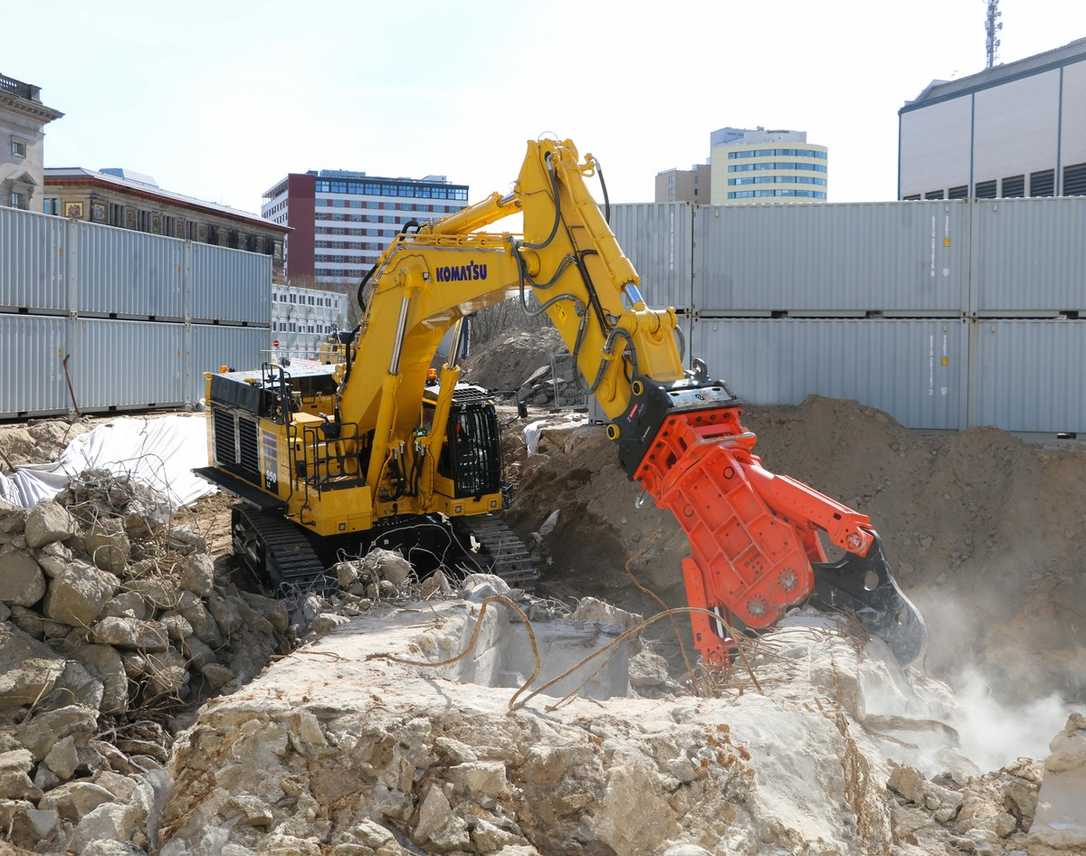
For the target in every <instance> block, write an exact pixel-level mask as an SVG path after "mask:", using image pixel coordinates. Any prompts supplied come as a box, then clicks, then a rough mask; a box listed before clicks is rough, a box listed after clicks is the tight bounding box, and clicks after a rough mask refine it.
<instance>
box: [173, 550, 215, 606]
mask: <svg viewBox="0 0 1086 856" xmlns="http://www.w3.org/2000/svg"><path fill="white" fill-rule="evenodd" d="M180 569H181V588H183V589H185V590H186V591H191V592H192V593H193V594H197V595H199V596H200V597H207V596H208V595H209V594H211V590H212V588H213V587H214V585H215V562H214V560H213V559H212V558H211V557H210V556H209V555H208V554H207V553H194V554H192V555H191V556H188V557H187V558H185V559H184V560H182V562H181V563H180Z"/></svg>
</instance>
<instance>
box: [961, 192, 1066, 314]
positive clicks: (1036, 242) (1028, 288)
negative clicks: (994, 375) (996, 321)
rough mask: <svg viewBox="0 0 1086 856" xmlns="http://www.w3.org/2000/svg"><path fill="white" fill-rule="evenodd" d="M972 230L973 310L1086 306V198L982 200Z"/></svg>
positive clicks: (996, 311) (1056, 309) (1026, 310)
mask: <svg viewBox="0 0 1086 856" xmlns="http://www.w3.org/2000/svg"><path fill="white" fill-rule="evenodd" d="M973 232H974V236H975V237H974V239H973V244H974V250H973V252H974V262H973V266H974V280H975V283H976V286H975V289H974V295H975V296H974V301H973V302H974V305H973V306H972V307H971V309H972V311H974V312H977V313H980V314H982V315H999V314H1013V315H1023V314H1026V313H1029V312H1037V311H1044V312H1046V313H1053V314H1054V313H1057V312H1059V311H1061V310H1073V311H1077V312H1086V198H1083V197H1065V198H1049V199H992V200H981V201H978V202H977V203H976V204H975V208H974V212H973Z"/></svg>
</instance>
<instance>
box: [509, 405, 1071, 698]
mask: <svg viewBox="0 0 1086 856" xmlns="http://www.w3.org/2000/svg"><path fill="white" fill-rule="evenodd" d="M744 421H745V424H746V425H747V427H748V428H750V429H752V430H753V431H755V432H756V433H757V434H758V437H759V444H758V450H759V452H760V454H761V455H762V457H763V461H764V463H765V465H766V467H767V468H768V469H770V470H771V471H773V472H777V473H782V474H787V475H790V476H793V477H794V478H797V479H800V480H801V481H804V482H806V483H808V484H810V485H812V486H813V487H815V488H817V489H818V490H820V491H822V492H824V493H826V494H828V495H830V496H833V497H835V498H838V499H840V500H841V501H843V502H845V503H847V504H849V505H851V506H852V507H854V508H856V509H858V510H860V511H862V512H864V513H866V514H869V515H870V516H871V518H872V520H873V522H874V524H875V525H876V526H877V527H878V530H879V532H880V534H881V535H882V537H883V540H884V542H885V546H886V552H887V556H888V558H889V560H890V562H891V564H892V566H893V569H894V571H895V573H896V575H897V577H898V579H899V580H900V581H901V583H902V585H903V586H904V587H905V588H906V589H907V590H908V591H909V593H910V595H911V596H913V597H914V598H915V599H916V600H917V602H918V604H919V605H920V606H921V608H922V609H923V610H924V612H925V614H926V616H927V618H928V621H929V624H930V629H931V639H932V644H931V645H930V648H929V653H928V666H929V667H930V668H931V669H933V670H934V671H936V672H937V673H940V674H948V673H951V672H954V671H956V670H957V669H959V668H960V667H963V666H964V665H966V664H973V665H976V666H978V667H979V668H980V669H981V670H982V672H983V673H984V674H985V676H986V678H987V679H988V680H989V682H990V683H991V684H992V685H993V686H994V687H996V688H997V689H998V690H999V691H1000V692H1002V693H1003V694H1004V695H1006V696H1008V697H1009V698H1011V699H1018V700H1024V699H1027V698H1034V697H1037V696H1039V695H1043V694H1045V693H1048V692H1053V691H1056V692H1059V693H1061V694H1062V695H1063V696H1065V697H1066V698H1068V699H1078V700H1086V670H1083V669H1082V668H1081V663H1082V662H1083V657H1086V574H1084V573H1083V559H1082V556H1083V550H1084V548H1086V533H1084V531H1083V526H1082V521H1083V520H1084V519H1086V489H1084V488H1083V485H1084V484H1086V451H1083V450H1082V449H1081V448H1078V447H1071V448H1069V449H1066V450H1052V449H1045V448H1041V447H1039V446H1037V445H1032V444H1027V443H1025V442H1023V441H1020V440H1018V439H1017V438H1015V437H1013V436H1011V435H1009V434H1007V433H1005V432H1002V431H998V430H994V429H977V430H971V431H965V432H961V433H921V432H915V431H910V430H908V429H905V428H902V427H901V426H900V425H898V424H896V423H895V422H894V421H893V420H892V419H891V418H890V417H888V416H887V415H886V414H884V413H881V412H879V411H876V410H873V409H870V408H864V407H860V406H859V405H857V404H856V403H854V402H847V401H838V400H831V399H823V398H812V399H809V400H808V401H806V402H804V403H803V404H802V405H800V406H798V407H749V408H747V409H746V412H745V417H744ZM541 451H542V452H543V454H542V455H540V456H538V457H533V458H531V459H529V460H526V461H523V463H522V464H521V467H520V470H521V472H520V486H519V491H518V493H517V495H516V497H515V499H514V503H513V507H512V515H513V518H514V522H515V524H516V525H517V526H519V527H520V528H521V529H522V530H524V531H528V532H530V531H534V530H535V529H537V528H538V527H539V525H540V524H541V523H542V522H543V520H544V519H545V518H546V517H547V515H549V514H550V513H551V512H552V511H553V510H555V509H560V511H561V514H560V520H559V524H558V526H557V528H556V529H555V530H554V532H553V533H552V534H551V535H550V536H549V538H548V539H547V547H548V548H549V551H550V555H551V557H552V559H553V564H552V566H551V572H550V575H549V576H550V578H549V580H548V585H549V586H550V587H551V589H552V590H553V591H555V592H556V593H563V592H564V591H565V590H569V591H572V590H576V591H577V592H579V593H581V594H585V593H595V594H598V595H600V596H603V597H607V598H609V599H611V600H613V601H615V602H618V603H621V604H625V605H630V606H636V607H640V608H646V605H645V604H644V603H642V602H640V601H639V600H638V597H639V596H638V595H637V594H636V592H635V591H633V590H632V589H631V586H630V581H629V579H628V577H627V576H626V575H625V573H624V571H623V566H624V563H625V562H626V560H627V559H630V560H631V568H632V570H633V571H634V572H635V573H636V574H637V575H638V576H639V577H640V578H641V579H642V580H643V581H644V582H645V583H647V584H648V585H650V586H651V587H652V588H653V589H654V590H656V591H657V592H659V593H660V594H661V595H663V596H664V597H665V599H667V600H668V601H670V602H673V603H679V602H682V600H683V599H684V594H683V591H682V585H681V578H680V576H679V562H680V560H681V558H682V557H683V556H685V555H686V554H687V552H688V551H687V546H686V539H685V537H684V536H683V535H682V533H681V531H680V530H679V528H678V526H677V525H676V524H675V522H674V520H673V519H672V517H671V515H670V513H668V512H663V511H660V510H658V509H656V508H653V507H652V504H651V502H650V503H649V504H648V505H647V506H646V507H645V508H642V509H640V510H638V509H636V508H635V507H634V502H635V500H636V498H637V495H638V493H639V490H638V487H637V485H635V484H634V483H632V482H630V481H629V480H628V479H627V478H626V476H625V473H624V472H623V471H622V470H621V469H620V467H619V465H618V461H617V455H616V454H615V451H614V449H613V448H611V444H610V443H609V442H608V441H607V439H606V438H605V437H604V436H603V432H602V430H600V429H597V428H580V429H576V430H575V431H572V432H564V433H556V434H552V436H551V437H550V438H549V439H548V438H547V437H546V435H545V436H544V440H543V443H542V445H541ZM520 455H521V456H522V457H523V455H524V453H523V451H522V452H520ZM1076 664H1078V665H1076Z"/></svg>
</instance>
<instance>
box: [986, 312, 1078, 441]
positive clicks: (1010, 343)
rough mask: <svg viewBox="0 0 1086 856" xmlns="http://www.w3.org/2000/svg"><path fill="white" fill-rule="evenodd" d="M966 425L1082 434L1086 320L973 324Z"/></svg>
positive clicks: (1012, 320) (1009, 321)
mask: <svg viewBox="0 0 1086 856" xmlns="http://www.w3.org/2000/svg"><path fill="white" fill-rule="evenodd" d="M971 326H972V330H971V334H972V341H971V342H970V346H971V355H972V366H973V368H972V372H971V374H972V377H971V384H970V393H971V394H970V408H969V409H970V413H969V422H970V424H971V425H991V426H996V427H998V428H1003V429H1005V430H1007V431H1039V432H1044V433H1056V432H1061V431H1067V432H1075V433H1086V381H1084V380H1083V369H1084V367H1086V320H1067V319H1048V320H1023V319H998V320H997V319H978V320H977V321H975V322H972V325H971Z"/></svg>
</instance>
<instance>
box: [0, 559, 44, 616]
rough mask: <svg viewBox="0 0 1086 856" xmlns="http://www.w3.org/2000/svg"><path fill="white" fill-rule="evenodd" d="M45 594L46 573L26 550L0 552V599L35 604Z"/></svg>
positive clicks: (7, 601)
mask: <svg viewBox="0 0 1086 856" xmlns="http://www.w3.org/2000/svg"><path fill="white" fill-rule="evenodd" d="M44 594H45V574H43V573H42V569H41V566H40V565H38V563H37V562H36V561H34V557H33V556H31V555H30V554H29V553H27V552H25V551H24V550H8V551H6V552H2V553H0V601H3V602H4V603H13V604H18V605H19V606H33V605H34V604H35V603H37V602H38V601H39V600H41V599H42V596H43V595H44Z"/></svg>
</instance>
